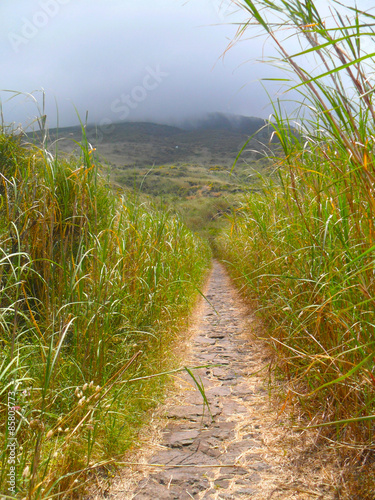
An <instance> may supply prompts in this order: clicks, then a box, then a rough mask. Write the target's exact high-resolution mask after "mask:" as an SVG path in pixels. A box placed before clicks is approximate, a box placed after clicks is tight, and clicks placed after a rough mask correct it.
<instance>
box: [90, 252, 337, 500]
mask: <svg viewBox="0 0 375 500" xmlns="http://www.w3.org/2000/svg"><path fill="white" fill-rule="evenodd" d="M206 296H207V298H208V300H209V301H210V302H211V304H212V306H210V305H209V304H207V303H204V304H202V305H201V313H202V314H201V318H200V321H199V322H198V323H197V324H196V326H195V328H194V330H195V331H194V335H193V337H192V340H191V349H190V359H189V360H188V363H187V364H189V366H201V365H215V364H218V365H220V366H214V367H212V366H211V367H208V368H202V369H199V370H195V371H194V374H195V376H196V377H197V378H198V377H199V380H200V381H201V383H202V384H203V385H204V388H205V394H206V396H207V399H208V402H209V405H210V411H211V415H210V414H209V412H208V411H207V407H205V406H204V405H203V404H202V402H203V399H202V396H201V394H200V392H199V391H198V390H197V389H196V386H195V385H194V383H193V382H192V379H191V378H190V377H189V376H188V375H187V374H186V376H185V375H183V376H181V377H180V378H179V380H178V383H179V390H178V391H177V392H178V394H177V395H176V396H175V397H174V398H173V402H172V403H169V404H168V405H166V407H165V408H164V409H163V413H164V417H163V419H159V420H158V422H159V424H158V425H159V434H158V437H157V438H155V436H154V437H153V438H152V439H151V441H152V446H149V448H148V451H146V452H145V453H144V454H143V455H142V454H141V456H138V457H137V459H136V461H137V463H138V464H143V465H138V466H135V465H134V466H133V467H132V468H130V467H128V468H126V470H125V471H124V474H123V475H121V477H120V479H119V480H117V481H116V483H115V485H114V487H113V488H112V489H111V490H110V491H107V492H105V494H104V495H103V496H100V497H98V498H110V499H113V500H131V499H136V500H150V499H153V500H164V499H165V500H174V499H175V500H185V499H186V500H190V499H191V498H194V499H195V498H196V499H199V500H200V499H212V500H214V499H215V500H220V499H223V500H224V499H247V498H251V499H254V500H266V499H268V498H269V499H272V500H273V499H283V500H284V499H291V498H293V499H310V498H315V499H316V498H320V499H334V498H343V497H341V496H340V495H339V494H338V493H337V488H336V487H335V483H336V482H337V469H335V467H334V463H333V461H334V457H333V455H332V454H330V453H329V452H327V450H319V449H318V448H317V446H316V434H314V433H305V432H294V433H293V432H292V431H290V430H288V429H287V426H286V425H284V423H285V418H286V417H285V415H284V413H283V411H282V408H281V406H282V404H281V403H280V404H277V403H275V401H273V400H272V398H270V397H269V394H268V384H269V382H270V381H269V377H268V366H269V363H270V357H269V356H268V357H267V354H266V355H265V354H264V353H265V352H267V351H265V349H264V346H263V345H262V344H261V343H260V342H259V341H256V340H255V339H254V337H253V336H252V334H251V329H252V328H254V325H255V324H256V323H257V321H256V320H255V318H254V317H253V316H252V315H251V314H250V315H249V313H248V311H247V308H246V307H245V306H244V305H243V303H242V302H241V300H240V299H239V297H238V294H237V293H236V291H235V290H234V288H233V285H232V284H231V283H230V280H229V278H228V276H227V274H226V272H225V270H224V268H223V267H222V266H221V265H220V264H219V263H217V262H215V263H214V267H213V271H212V275H211V279H210V282H209V285H208V288H207V292H206ZM278 413H281V415H279V414H278ZM160 422H161V423H160ZM146 448H147V447H146ZM335 491H336V493H335Z"/></svg>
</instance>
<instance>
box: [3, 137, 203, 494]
mask: <svg viewBox="0 0 375 500" xmlns="http://www.w3.org/2000/svg"><path fill="white" fill-rule="evenodd" d="M20 141H21V139H20V137H15V136H11V135H7V134H5V133H2V134H0V281H1V291H0V344H1V352H0V378H1V386H0V387H1V390H0V398H1V399H0V435H1V450H0V453H1V455H0V461H1V472H0V491H1V493H2V495H6V494H7V493H8V494H10V493H9V491H8V489H7V488H8V483H7V474H8V472H9V462H8V460H9V450H8V449H7V444H8V442H9V439H10V438H11V437H12V436H11V435H10V434H9V433H8V430H9V429H8V428H7V426H6V422H7V415H8V414H9V408H7V406H8V399H7V397H8V394H9V391H14V392H15V394H16V397H15V404H16V406H17V408H16V412H17V417H16V421H17V431H16V437H17V440H18V448H17V456H18V459H19V462H18V463H17V464H16V477H17V492H18V494H19V495H21V497H25V496H26V497H27V498H30V499H47V498H51V497H52V496H53V495H58V496H59V497H60V498H63V497H65V496H67V495H69V494H73V493H74V492H75V493H74V494H76V495H78V497H79V496H80V495H81V494H82V488H83V487H84V483H85V481H86V479H87V478H88V475H89V473H90V471H91V470H96V468H97V466H98V464H101V463H102V464H106V463H107V464H108V463H111V461H113V460H115V459H116V457H119V456H121V454H122V453H123V452H124V451H125V450H126V449H128V448H129V447H130V446H131V445H132V443H133V442H134V439H135V437H136V433H137V430H138V429H139V427H140V425H141V424H142V423H144V422H145V421H146V419H147V410H148V409H149V408H151V407H152V406H153V405H154V404H155V402H156V401H157V400H158V399H160V397H161V395H162V387H163V384H164V382H165V377H159V378H152V379H148V378H147V377H148V376H149V375H151V374H156V373H158V372H162V371H165V370H168V369H170V368H171V367H173V359H172V358H173V356H172V355H171V349H172V348H173V345H174V343H175V341H176V339H177V338H178V331H179V329H180V328H181V327H182V325H183V321H184V318H185V317H186V315H187V313H188V312H189V310H190V308H191V306H192V302H193V298H194V296H195V294H196V291H197V287H198V286H199V285H200V283H201V280H202V277H203V276H204V272H205V270H206V269H207V267H208V265H209V257H210V252H209V249H208V247H207V245H206V244H205V243H204V242H202V241H201V240H200V239H199V238H198V237H196V236H193V235H192V233H190V232H189V231H188V230H187V229H186V227H185V226H184V225H183V224H182V223H181V221H180V220H179V219H178V217H176V216H174V215H172V214H169V213H168V212H166V211H158V210H156V209H154V208H153V207H152V206H151V205H150V204H147V205H146V204H144V203H141V202H140V201H139V200H138V199H137V198H136V196H134V197H129V196H115V195H114V193H113V191H112V189H111V187H110V185H109V184H108V183H107V182H106V181H105V179H104V178H103V177H102V176H101V174H100V166H99V165H98V164H97V163H96V162H95V160H94V151H93V150H92V149H91V147H90V145H89V143H88V142H87V140H86V138H85V134H84V128H83V139H82V143H81V146H80V147H81V155H80V157H79V158H78V157H77V158H76V159H72V160H69V161H67V160H64V159H60V158H56V157H54V156H52V155H51V154H50V153H49V152H47V151H46V150H44V149H43V148H41V149H39V148H36V147H34V146H28V147H27V146H22V145H21V142H20ZM142 377H143V378H142ZM133 378H140V379H139V380H137V381H133V382H132V381H129V382H127V381H128V380H131V379H133ZM12 404H13V403H12Z"/></svg>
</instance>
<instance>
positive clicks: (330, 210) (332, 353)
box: [219, 0, 375, 498]
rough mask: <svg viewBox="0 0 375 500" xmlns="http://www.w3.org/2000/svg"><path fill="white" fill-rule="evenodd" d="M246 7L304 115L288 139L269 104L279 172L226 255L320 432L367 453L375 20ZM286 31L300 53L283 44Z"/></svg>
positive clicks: (286, 124) (356, 14)
mask: <svg viewBox="0 0 375 500" xmlns="http://www.w3.org/2000/svg"><path fill="white" fill-rule="evenodd" d="M336 5H337V4H336ZM241 6H242V7H243V8H245V9H246V10H247V11H248V12H249V14H250V16H251V19H250V24H251V23H253V24H257V25H258V26H261V27H262V28H263V29H264V30H265V32H266V33H267V36H268V37H269V38H270V39H271V40H272V41H273V42H274V43H275V45H276V47H277V49H278V50H279V53H280V59H281V60H282V61H283V63H284V64H285V65H286V66H287V67H288V68H289V70H291V71H290V72H289V74H291V75H292V76H291V78H290V87H294V88H295V89H298V91H299V92H300V93H301V102H300V103H296V108H297V107H301V108H302V109H303V108H305V109H306V108H307V111H308V112H307V114H306V116H307V118H306V119H305V120H303V119H302V118H301V117H299V118H298V121H299V123H300V127H299V130H300V131H301V134H300V135H299V136H298V137H296V136H294V137H293V134H292V133H290V123H291V122H290V120H288V119H284V118H283V116H282V113H281V112H280V109H281V106H279V104H278V103H275V104H274V118H275V134H277V136H278V138H279V140H280V143H281V147H282V154H281V153H280V154H279V155H275V157H274V165H275V168H277V172H278V180H277V181H275V182H274V183H273V182H272V181H270V178H268V179H265V181H264V186H263V192H262V193H253V194H249V196H248V197H247V198H246V200H245V201H244V202H243V203H242V207H241V208H240V209H239V210H238V211H237V212H236V214H235V215H236V216H235V217H233V219H232V228H231V231H230V232H228V233H227V234H225V235H223V236H222V237H221V240H220V241H219V247H220V251H221V255H222V256H223V257H224V258H225V259H226V260H227V261H228V262H229V263H230V265H231V268H232V270H233V272H234V274H235V275H236V276H237V277H239V279H240V281H241V283H242V284H243V285H244V286H245V290H248V291H250V292H251V293H252V294H253V296H256V297H258V300H259V307H260V310H261V311H262V313H263V316H264V317H265V318H267V320H268V322H269V326H270V329H269V332H270V339H269V340H270V342H271V344H272V345H273V347H274V349H275V351H276V352H277V353H278V355H279V357H280V358H281V360H282V362H281V364H280V366H281V367H282V368H283V370H284V373H285V375H286V376H287V377H288V378H289V379H290V381H291V383H292V384H293V387H294V394H295V397H298V398H299V400H300V401H301V403H302V407H303V409H304V411H305V414H306V417H307V422H310V423H311V424H315V425H320V424H325V426H326V424H330V425H328V426H327V427H325V432H326V433H327V432H328V433H329V430H331V432H330V437H334V439H336V440H338V441H339V442H340V443H341V444H342V445H345V446H347V448H345V449H346V450H348V449H353V448H354V449H355V448H356V447H358V449H360V452H359V454H358V456H361V457H362V458H363V457H364V456H366V451H367V453H368V451H369V450H374V449H375V442H374V422H375V378H374V359H373V356H374V352H375V350H374V346H375V336H374V327H375V322H374V303H375V279H374V256H375V233H374V210H375V195H374V180H375V176H374V173H375V171H374V165H375V162H374V160H375V158H374V145H375V143H374V141H375V127H374V108H373V85H374V81H373V77H372V70H371V68H373V65H374V62H375V54H371V53H368V52H366V51H365V50H363V48H362V43H363V42H364V41H365V40H366V39H368V38H369V37H371V36H373V33H374V31H373V28H374V26H375V18H374V16H372V15H370V14H368V13H364V12H361V11H360V10H359V9H357V8H355V7H351V8H349V9H346V10H345V9H344V8H343V7H342V6H338V5H337V10H335V8H334V7H333V10H332V14H333V17H330V18H328V19H323V18H322V17H321V16H320V14H319V12H318V10H317V9H316V7H315V5H314V3H313V2H311V1H307V0H306V1H297V0H293V1H288V2H286V1H284V0H277V1H275V2H268V1H265V0H264V1H263V0H260V1H257V2H256V1H254V2H252V1H251V0H246V1H244V2H243V3H242V4H241ZM247 27H248V26H243V27H241V28H240V29H239V31H238V36H242V34H243V33H244V32H245V31H246V28H247ZM286 34H287V36H288V37H292V35H294V36H295V37H297V38H298V43H296V38H293V37H292V39H293V40H294V43H295V45H294V46H299V47H301V49H300V51H299V53H298V54H294V55H290V54H289V53H288V52H287V49H286V46H287V45H286V42H285V40H283V38H284V37H285V36H286ZM288 43H289V42H288ZM288 46H290V45H288ZM312 56H315V58H316V61H315V62H316V66H317V70H316V71H314V72H313V73H312V70H311V69H310V68H313V67H314V66H315V65H313V64H312V60H311V57H312ZM309 58H310V59H309ZM318 63H320V66H319V65H318ZM293 74H294V76H295V77H296V79H295V81H293ZM302 99H303V100H302ZM293 126H295V122H293ZM247 293H248V292H247ZM362 453H363V454H362ZM366 481H367V486H366V488H367V489H368V491H370V490H371V488H372V489H374V484H373V483H372V482H371V478H370V477H368V478H367V479H366ZM371 491H373V490H371ZM366 498H367V497H366Z"/></svg>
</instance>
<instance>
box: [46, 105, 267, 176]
mask: <svg viewBox="0 0 375 500" xmlns="http://www.w3.org/2000/svg"><path fill="white" fill-rule="evenodd" d="M264 124H265V121H264V120H263V119H261V118H254V117H245V116H235V115H224V114H222V113H210V114H209V115H207V116H205V117H201V118H199V119H196V120H190V121H189V122H184V123H183V124H181V125H180V126H179V127H177V126H171V125H160V124H156V123H148V122H121V123H112V124H110V125H108V126H102V127H101V126H95V125H90V124H89V125H87V127H86V133H87V137H88V139H89V142H90V143H91V144H92V146H93V147H95V148H96V149H97V151H98V153H99V155H100V156H101V158H102V160H103V161H105V162H107V163H109V164H112V165H114V166H117V167H120V168H123V167H127V166H129V167H130V166H146V165H163V164H174V163H198V164H201V165H216V164H217V165H224V166H230V165H232V164H233V162H234V160H235V158H236V155H237V153H238V152H239V151H240V149H241V148H242V146H243V145H244V144H245V142H246V141H247V139H248V138H249V137H250V136H251V135H253V134H254V133H256V132H257V131H258V130H259V129H260V128H261V127H263V126H264ZM80 138H81V129H80V127H67V128H61V129H59V130H58V131H57V130H56V129H51V130H50V131H49V139H50V141H49V144H50V147H51V148H52V149H53V148H54V147H55V144H56V142H55V141H56V140H57V139H58V148H59V150H60V151H62V152H65V153H71V152H72V151H73V150H77V144H76V143H75V142H74V141H79V140H80ZM269 138H270V131H269V129H268V127H266V128H264V129H263V130H262V131H261V132H260V133H259V134H257V136H256V138H255V139H252V140H251V141H250V143H249V150H252V152H247V153H245V154H244V156H243V160H242V161H245V162H249V161H251V160H252V159H254V158H256V157H259V155H257V154H256V152H254V151H259V150H262V149H264V148H265V147H266V146H263V145H262V144H263V143H264V144H266V145H267V144H268V143H269Z"/></svg>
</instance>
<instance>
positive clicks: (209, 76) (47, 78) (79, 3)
mask: <svg viewBox="0 0 375 500" xmlns="http://www.w3.org/2000/svg"><path fill="white" fill-rule="evenodd" d="M362 2H363V3H366V4H368V3H369V0H362ZM359 3H360V2H359ZM229 5H230V0H189V1H186V0H137V1H136V0H2V2H1V4H0V57H1V70H2V71H1V84H0V89H10V90H14V91H19V92H34V96H35V97H36V98H37V99H38V101H39V106H40V107H42V97H41V92H36V93H35V91H38V90H41V89H44V91H45V93H46V102H47V107H46V110H47V115H48V119H49V126H50V127H53V126H55V125H56V120H57V119H56V107H57V108H58V113H59V123H60V126H63V125H70V124H74V123H77V118H76V112H75V109H74V107H76V108H77V110H78V112H79V113H80V115H81V116H82V117H83V118H84V117H85V114H86V111H88V113H89V115H88V116H89V122H96V123H100V122H106V121H108V122H111V121H121V120H152V121H156V122H159V123H166V122H169V123H173V122H178V121H179V120H182V119H184V118H187V117H190V116H194V115H202V114H204V113H207V112H215V111H220V112H225V113H234V114H242V115H248V116H260V117H268V116H269V114H270V113H271V111H272V108H271V107H270V106H269V104H268V97H267V94H266V92H265V90H264V89H263V87H262V85H261V83H260V82H259V81H258V80H259V79H260V78H262V77H267V76H268V77H269V76H277V73H275V71H276V70H275V69H272V68H271V67H269V66H267V65H265V64H260V63H258V64H256V63H255V60H260V59H262V56H263V54H264V55H265V56H269V55H271V54H272V52H271V51H272V48H271V45H270V44H265V45H264V39H262V40H260V39H258V40H247V41H243V42H241V43H239V44H237V45H236V46H235V47H233V48H232V49H231V50H229V51H228V52H227V53H226V55H225V57H224V58H221V56H222V54H223V52H224V51H225V49H226V47H227V45H228V43H229V41H230V40H231V39H233V37H234V34H235V32H236V29H237V26H236V25H235V24H234V23H235V22H236V21H238V20H244V19H245V18H246V15H245V12H242V11H238V9H237V12H233V10H234V8H233V7H229ZM279 76H281V75H279ZM267 88H268V91H269V92H270V93H271V94H272V95H274V94H275V93H276V92H277V90H278V89H279V86H278V85H276V84H273V85H271V86H270V85H268V86H267ZM0 96H1V100H2V103H3V109H4V115H5V121H6V122H11V121H15V122H22V123H23V124H25V123H27V122H30V121H31V120H32V118H33V117H34V116H35V115H36V114H37V109H36V107H35V105H34V104H32V101H31V99H26V98H25V97H22V96H20V97H17V98H13V99H11V101H9V102H6V101H7V99H9V97H10V96H12V94H8V93H6V92H1V94H0Z"/></svg>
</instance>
